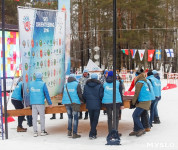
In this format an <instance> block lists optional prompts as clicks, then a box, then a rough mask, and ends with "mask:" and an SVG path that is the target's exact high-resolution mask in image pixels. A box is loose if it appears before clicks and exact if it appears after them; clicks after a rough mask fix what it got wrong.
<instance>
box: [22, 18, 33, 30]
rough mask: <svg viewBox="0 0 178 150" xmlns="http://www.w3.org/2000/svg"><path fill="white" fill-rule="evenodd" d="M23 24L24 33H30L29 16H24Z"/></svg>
mask: <svg viewBox="0 0 178 150" xmlns="http://www.w3.org/2000/svg"><path fill="white" fill-rule="evenodd" d="M23 24H24V29H25V31H27V32H28V31H30V29H31V23H30V18H29V16H24V17H23Z"/></svg>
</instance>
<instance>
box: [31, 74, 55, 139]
mask: <svg viewBox="0 0 178 150" xmlns="http://www.w3.org/2000/svg"><path fill="white" fill-rule="evenodd" d="M35 76H36V80H35V81H33V82H31V83H30V90H29V92H30V105H31V106H32V118H33V131H34V135H33V136H34V137H37V136H38V130H37V118H38V113H39V115H40V124H41V136H44V135H47V134H48V133H47V132H46V131H45V98H46V100H47V102H48V105H49V106H50V107H52V102H51V98H50V96H49V93H48V89H47V86H46V84H45V83H44V82H43V81H42V73H40V72H38V73H35Z"/></svg>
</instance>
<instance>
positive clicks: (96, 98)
mask: <svg viewBox="0 0 178 150" xmlns="http://www.w3.org/2000/svg"><path fill="white" fill-rule="evenodd" d="M103 90H104V89H103V86H102V84H101V82H100V81H99V80H96V79H89V80H87V82H86V85H85V86H84V92H83V99H84V102H86V108H87V109H100V108H101V100H102V98H103Z"/></svg>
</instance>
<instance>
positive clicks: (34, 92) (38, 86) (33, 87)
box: [30, 78, 52, 105]
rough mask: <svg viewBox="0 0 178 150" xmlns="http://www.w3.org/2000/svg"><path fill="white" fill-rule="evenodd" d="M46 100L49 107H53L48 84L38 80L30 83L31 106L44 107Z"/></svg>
mask: <svg viewBox="0 0 178 150" xmlns="http://www.w3.org/2000/svg"><path fill="white" fill-rule="evenodd" d="M45 98H46V100H47V102H48V105H52V102H51V98H50V96H49V93H48V89H47V86H46V84H45V83H44V82H43V81H42V79H38V78H37V79H36V80H35V81H33V82H31V83H30V105H41V104H42V105H44V104H45Z"/></svg>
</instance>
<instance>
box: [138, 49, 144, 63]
mask: <svg viewBox="0 0 178 150" xmlns="http://www.w3.org/2000/svg"><path fill="white" fill-rule="evenodd" d="M138 53H139V56H140V60H141V61H142V60H143V56H144V53H145V49H139V50H138Z"/></svg>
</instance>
